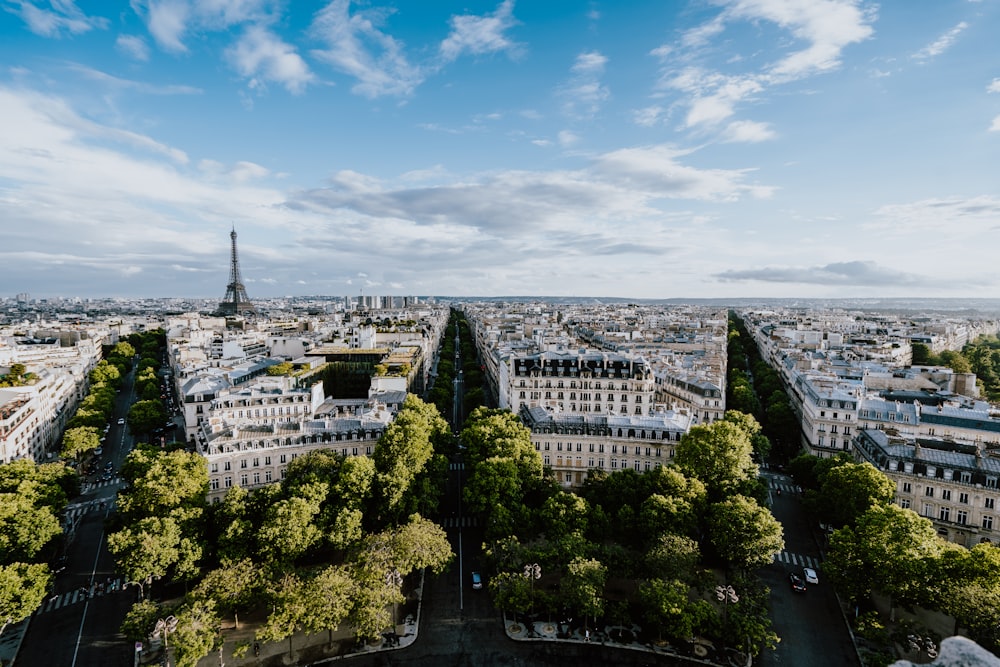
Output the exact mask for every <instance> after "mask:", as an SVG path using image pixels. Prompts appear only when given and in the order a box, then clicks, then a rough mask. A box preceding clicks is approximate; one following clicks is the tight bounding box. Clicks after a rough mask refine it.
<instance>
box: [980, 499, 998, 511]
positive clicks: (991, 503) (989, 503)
mask: <svg viewBox="0 0 1000 667" xmlns="http://www.w3.org/2000/svg"><path fill="white" fill-rule="evenodd" d="M996 502H997V501H996V498H987V499H986V500H984V501H983V507H985V508H986V509H988V510H993V509H996Z"/></svg>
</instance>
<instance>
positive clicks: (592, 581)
mask: <svg viewBox="0 0 1000 667" xmlns="http://www.w3.org/2000/svg"><path fill="white" fill-rule="evenodd" d="M607 578H608V568H607V567H605V566H604V565H603V564H601V562H600V561H598V560H594V559H585V558H574V559H573V561H572V562H570V564H569V566H568V567H567V568H566V574H565V575H563V578H562V579H561V580H560V582H559V587H560V590H561V592H562V594H563V597H564V599H565V600H566V603H567V604H568V605H569V606H570V608H571V609H573V610H575V611H577V612H579V613H580V614H582V615H583V626H584V627H585V628H586V627H588V625H587V622H588V620H589V618H590V617H595V618H596V617H597V616H600V615H601V614H603V613H604V583H605V582H606V581H607Z"/></svg>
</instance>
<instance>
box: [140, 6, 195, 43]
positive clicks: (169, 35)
mask: <svg viewBox="0 0 1000 667" xmlns="http://www.w3.org/2000/svg"><path fill="white" fill-rule="evenodd" d="M138 6H141V5H138ZM133 8H135V9H136V11H137V12H138V11H139V9H138V8H137V3H133ZM145 10H146V16H145V20H146V27H147V28H148V29H149V33H150V34H151V35H152V36H153V39H154V40H156V43H157V44H159V45H160V47H161V48H163V49H166V50H167V51H170V52H171V53H185V52H186V51H187V47H186V46H184V42H182V41H181V38H182V37H183V36H184V33H185V32H186V31H187V29H188V20H189V19H190V14H191V8H190V6H189V5H188V3H187V2H186V1H185V0H148V2H147V3H146V6H145Z"/></svg>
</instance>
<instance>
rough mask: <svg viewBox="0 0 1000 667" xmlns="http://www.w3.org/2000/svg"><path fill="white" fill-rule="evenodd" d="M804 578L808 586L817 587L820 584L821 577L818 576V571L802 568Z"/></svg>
mask: <svg viewBox="0 0 1000 667" xmlns="http://www.w3.org/2000/svg"><path fill="white" fill-rule="evenodd" d="M802 576H803V577H804V578H805V580H806V583H807V584H813V585H814V586H815V585H816V584H818V583H819V577H818V576H817V575H816V570H814V569H812V568H811V567H804V568H802Z"/></svg>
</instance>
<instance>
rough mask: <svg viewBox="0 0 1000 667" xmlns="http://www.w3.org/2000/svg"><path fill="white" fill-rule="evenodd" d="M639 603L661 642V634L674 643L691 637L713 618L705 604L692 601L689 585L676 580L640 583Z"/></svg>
mask: <svg viewBox="0 0 1000 667" xmlns="http://www.w3.org/2000/svg"><path fill="white" fill-rule="evenodd" d="M639 602H640V604H641V605H642V609H643V616H644V617H645V618H646V620H647V621H649V623H650V625H653V626H655V627H656V632H657V636H658V637H660V638H662V637H663V634H664V633H665V634H666V635H667V636H668V637H671V638H674V639H687V638H688V637H692V636H694V635H695V634H696V633H697V631H698V629H699V628H700V627H702V626H703V625H705V624H706V621H708V620H709V619H713V618H715V615H716V614H715V610H714V609H712V606H711V604H710V603H709V602H708V601H707V600H694V601H692V600H691V593H690V589H689V588H688V585H687V584H685V583H684V582H683V581H677V580H676V579H674V580H670V579H651V580H649V581H644V582H642V583H640V584H639Z"/></svg>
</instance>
